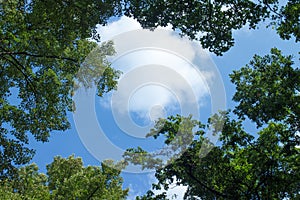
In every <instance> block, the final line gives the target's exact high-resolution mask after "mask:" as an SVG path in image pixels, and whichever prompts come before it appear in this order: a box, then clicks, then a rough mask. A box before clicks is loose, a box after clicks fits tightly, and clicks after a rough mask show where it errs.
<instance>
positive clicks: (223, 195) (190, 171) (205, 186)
mask: <svg viewBox="0 0 300 200" xmlns="http://www.w3.org/2000/svg"><path fill="white" fill-rule="evenodd" d="M187 174H188V175H189V176H190V177H191V178H192V179H193V180H194V181H195V182H196V183H198V184H199V185H200V186H202V187H204V188H205V189H207V190H209V191H210V192H212V193H214V194H215V195H217V196H220V197H224V198H228V195H226V194H223V193H221V192H219V191H217V190H215V189H213V188H210V187H208V186H207V185H205V184H204V183H202V182H201V181H200V180H198V179H197V177H195V176H194V175H193V173H192V168H191V166H189V170H188V171H187Z"/></svg>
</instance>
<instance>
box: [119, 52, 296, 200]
mask: <svg viewBox="0 0 300 200" xmlns="http://www.w3.org/2000/svg"><path fill="white" fill-rule="evenodd" d="M292 64H293V62H292V57H291V56H284V55H282V54H281V52H280V51H279V50H278V49H275V48H274V49H272V50H271V55H266V56H263V57H260V56H257V55H255V56H254V58H253V60H252V61H250V64H249V65H246V66H245V67H243V68H241V69H240V70H237V71H234V72H233V73H232V74H231V75H230V76H231V79H232V82H233V83H234V84H235V85H236V89H237V91H236V93H235V95H234V97H233V100H235V101H237V102H238V105H237V106H236V107H235V109H234V113H236V114H237V117H238V118H239V119H234V118H236V117H235V115H234V113H230V112H221V113H220V114H218V115H214V116H212V117H211V118H210V119H209V120H208V123H207V125H206V126H204V125H201V123H200V122H195V121H194V122H193V120H191V118H186V117H182V116H176V117H169V118H168V119H167V120H165V119H161V120H159V121H158V122H157V124H162V125H160V126H156V127H155V129H153V130H152V131H151V133H152V134H150V136H154V137H155V138H157V137H158V136H163V137H165V143H166V145H167V146H171V147H172V146H173V145H174V144H176V143H172V142H170V140H175V138H176V137H177V135H178V136H179V138H180V137H181V132H182V131H181V129H180V128H179V127H181V125H182V123H184V124H186V123H187V122H185V121H186V120H188V121H190V124H193V128H190V129H189V133H188V135H194V136H195V137H194V138H195V139H194V140H193V141H191V143H190V145H189V146H188V148H187V149H186V150H185V151H184V152H183V154H182V155H181V156H180V157H179V158H178V159H174V160H171V161H170V162H169V163H167V165H166V166H163V165H162V164H161V163H157V162H158V161H159V160H158V159H156V157H157V155H155V154H150V153H147V152H146V151H143V150H142V149H141V148H139V149H129V150H128V152H126V153H125V155H124V158H125V160H126V161H128V162H131V163H133V164H140V165H142V166H143V167H144V168H152V169H153V168H154V169H156V173H155V176H156V178H157V179H158V183H157V184H153V189H154V190H157V189H158V190H159V189H162V188H163V189H165V190H168V188H169V186H170V184H172V183H173V184H174V183H176V184H178V185H180V184H182V185H186V186H188V189H187V191H186V193H185V198H186V199H199V198H200V199H285V198H288V199H299V197H300V193H299V189H300V181H299V180H300V168H299V164H298V163H299V161H300V148H299V145H300V140H299V111H300V107H299V102H300V100H299V97H300V95H299V84H300V82H299V80H300V79H299V75H300V71H299V69H298V68H293V67H292ZM270 102H272V103H271V104H270ZM246 117H248V118H249V119H251V120H253V122H255V124H256V125H257V127H258V128H257V132H255V133H253V132H250V133H248V132H247V131H246V130H245V128H244V127H243V122H244V120H245V118H246ZM162 121H163V123H161V122H162ZM192 122H193V123H192ZM199 124H200V125H199ZM183 126H184V125H183ZM209 131H212V132H213V134H217V133H220V142H221V145H219V146H214V145H213V144H212V143H210V142H209V141H207V139H206V137H207V133H208V132H209ZM174 133H175V134H174ZM176 140H178V138H177V139H176ZM207 150H210V151H209V153H208V154H206V151H207ZM140 152H142V153H140ZM162 153H164V152H163V151H162ZM203 153H204V155H206V156H203ZM159 156H163V155H159ZM154 161H155V162H156V163H155V165H153V163H154ZM155 167H156V168H155ZM137 199H144V200H146V199H166V195H165V193H162V194H160V195H155V194H154V192H153V191H148V193H147V194H146V195H145V196H143V197H137Z"/></svg>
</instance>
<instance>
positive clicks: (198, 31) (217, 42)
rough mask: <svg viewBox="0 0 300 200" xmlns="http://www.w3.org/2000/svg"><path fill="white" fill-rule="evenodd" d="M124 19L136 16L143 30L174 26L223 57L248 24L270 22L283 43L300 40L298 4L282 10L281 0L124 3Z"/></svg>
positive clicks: (293, 2)
mask: <svg viewBox="0 0 300 200" xmlns="http://www.w3.org/2000/svg"><path fill="white" fill-rule="evenodd" d="M125 2H126V4H125V5H126V6H125V15H127V16H133V17H134V18H136V19H137V20H138V22H140V23H141V25H142V26H143V27H144V28H150V29H154V28H156V27H158V26H163V27H165V26H167V25H168V24H170V25H172V27H173V29H174V30H175V29H176V30H180V31H181V33H182V34H183V35H187V36H188V37H190V38H191V39H196V40H199V41H200V42H201V44H202V46H203V47H204V48H208V49H209V50H210V51H211V52H214V53H216V54H217V55H222V54H223V53H224V52H226V51H228V50H229V49H230V47H232V46H233V45H234V39H233V36H232V31H233V30H238V29H241V28H242V27H244V26H245V25H246V24H248V25H249V28H251V29H254V28H256V27H257V25H258V23H259V22H260V21H262V20H266V19H271V20H272V21H271V24H272V25H275V27H276V29H277V32H278V34H279V35H280V37H281V38H283V39H289V38H290V37H291V36H292V35H294V36H295V38H296V41H299V38H300V35H299V34H300V26H299V13H300V12H299V9H300V3H299V1H298V0H289V1H288V3H287V4H286V5H284V6H282V7H281V8H279V1H278V0H268V1H265V0H263V1H262V0H259V1H257V3H255V2H254V1H250V0H242V1H241V0H239V1H236V0H227V1H223V0H215V1H209V0H201V1H199V0H193V1H191V0H181V1H174V0H166V1H150V0H144V1H140V0H125Z"/></svg>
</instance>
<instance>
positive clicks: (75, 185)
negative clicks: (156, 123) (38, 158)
mask: <svg viewBox="0 0 300 200" xmlns="http://www.w3.org/2000/svg"><path fill="white" fill-rule="evenodd" d="M118 169H119V170H118ZM120 172H121V165H113V163H112V162H111V161H107V163H106V164H102V165H101V167H98V166H87V167H84V166H83V162H82V160H81V158H75V157H74V156H70V157H68V158H61V157H59V156H58V157H55V158H54V161H53V162H52V163H51V164H49V165H47V174H43V173H39V172H38V167H37V165H36V164H30V165H26V166H24V167H21V168H20V169H18V173H17V177H16V178H15V179H14V180H4V181H1V184H0V196H1V199H3V200H11V199H15V200H18V199H111V200H115V199H125V197H126V196H127V193H128V189H124V190H123V189H122V182H123V180H122V178H121V177H120Z"/></svg>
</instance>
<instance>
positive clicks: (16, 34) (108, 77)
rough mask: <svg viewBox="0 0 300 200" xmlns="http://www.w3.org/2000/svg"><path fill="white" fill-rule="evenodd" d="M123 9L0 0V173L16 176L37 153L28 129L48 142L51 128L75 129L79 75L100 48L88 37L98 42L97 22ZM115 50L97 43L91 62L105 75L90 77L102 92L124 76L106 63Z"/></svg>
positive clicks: (110, 4)
mask: <svg viewBox="0 0 300 200" xmlns="http://www.w3.org/2000/svg"><path fill="white" fill-rule="evenodd" d="M118 12H119V11H118V5H117V4H116V2H115V1H96V0H87V1H68V0H66V1H64V0H63V1H56V0H49V1H41V0H32V1H23V0H22V1H21V0H5V1H1V4H0V27H1V29H0V85H1V88H0V177H3V176H11V175H13V174H14V173H15V171H16V168H15V167H16V166H18V165H22V164H25V163H28V162H29V161H30V159H31V158H32V156H33V155H34V150H32V149H30V148H29V146H28V145H27V144H28V141H29V138H28V133H31V134H32V135H33V137H34V138H35V139H36V140H38V141H42V142H46V141H47V140H48V138H49V136H50V132H51V131H54V130H57V131H64V130H66V129H68V128H69V127H70V123H69V122H68V119H67V111H72V110H73V107H74V106H73V103H72V94H73V93H74V89H76V87H74V86H76V85H74V78H75V75H76V74H77V73H78V70H79V69H80V68H82V67H83V66H82V65H81V64H82V63H84V61H85V58H86V56H87V55H88V54H89V53H90V51H91V50H92V49H95V47H96V46H97V44H96V43H95V42H92V41H89V40H87V39H86V38H88V37H91V38H93V39H94V40H98V41H99V39H100V38H99V35H97V33H96V32H95V27H96V24H105V23H106V21H107V19H108V18H109V17H110V16H115V15H117V13H118ZM112 49H113V48H112V43H106V44H103V45H102V46H100V47H98V53H99V54H98V59H99V60H98V62H95V63H90V65H95V66H93V67H94V68H95V67H98V71H100V72H102V75H103V76H102V77H97V78H95V77H93V79H92V80H91V81H93V82H94V83H96V84H97V85H98V87H99V89H101V90H99V95H102V93H103V92H107V91H109V90H111V89H113V88H115V86H116V79H117V78H118V76H119V75H118V72H116V71H115V70H112V69H111V68H110V65H109V64H108V62H105V56H106V55H111V54H112V53H113V52H114V51H112ZM99 62H102V63H101V65H100V64H99ZM84 67H86V66H84ZM89 67H92V66H89ZM105 68H107V69H108V70H109V71H110V73H103V70H104V69H105ZM97 75H98V74H97ZM102 79H104V80H105V81H102ZM105 87H107V89H106V90H104V89H102V88H105Z"/></svg>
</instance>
